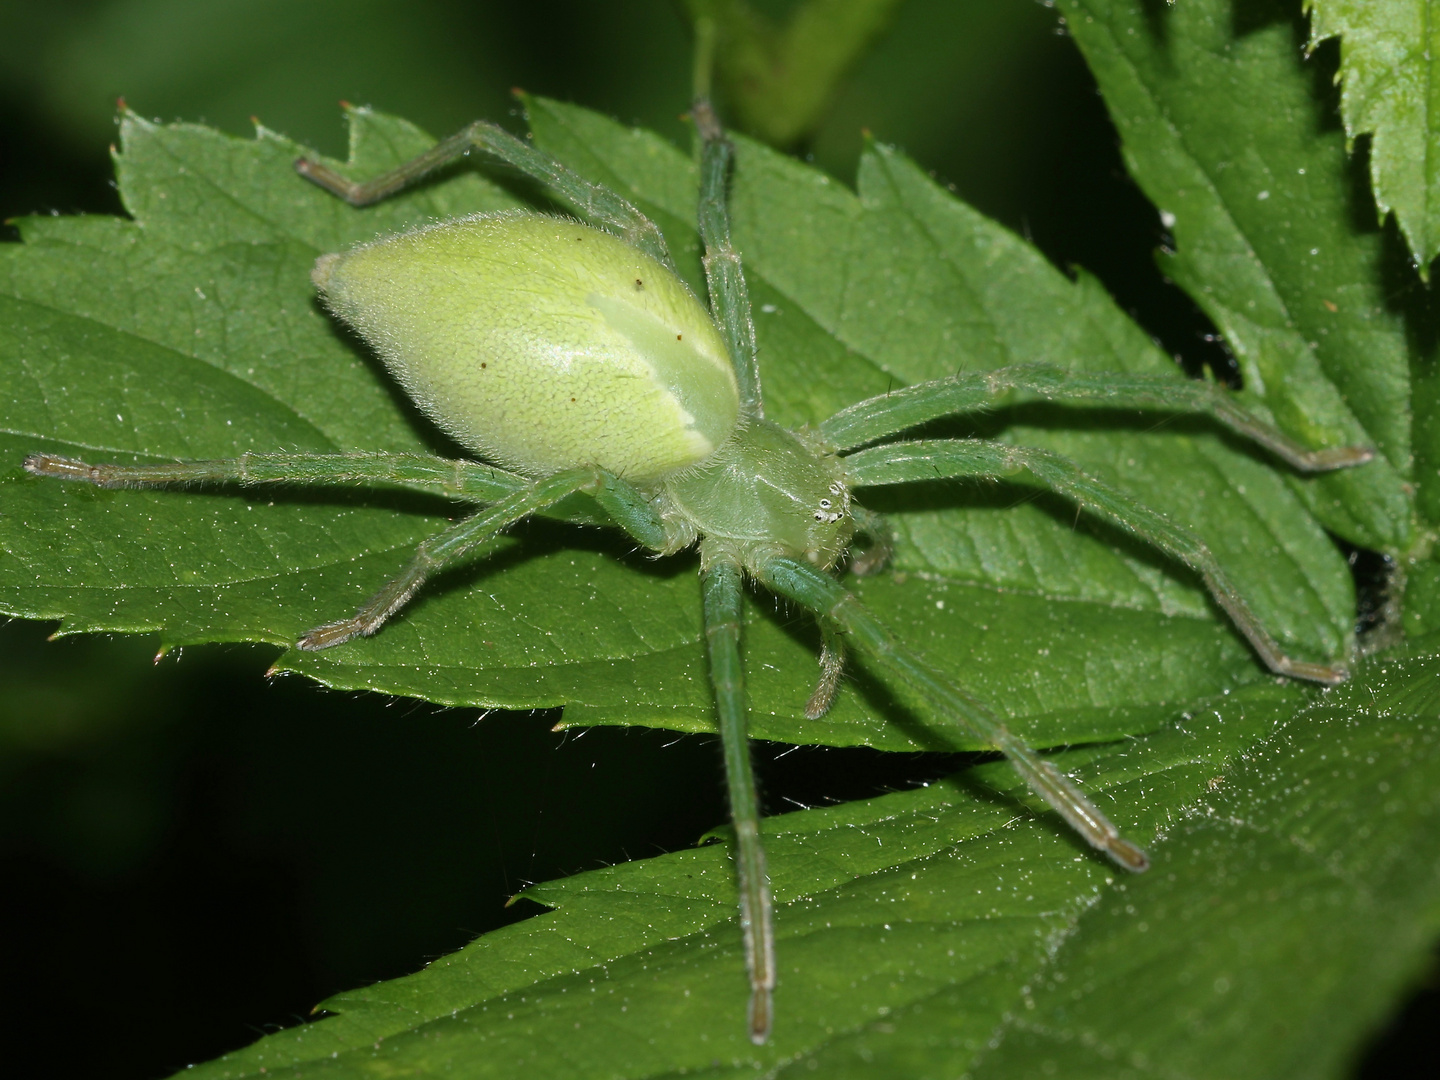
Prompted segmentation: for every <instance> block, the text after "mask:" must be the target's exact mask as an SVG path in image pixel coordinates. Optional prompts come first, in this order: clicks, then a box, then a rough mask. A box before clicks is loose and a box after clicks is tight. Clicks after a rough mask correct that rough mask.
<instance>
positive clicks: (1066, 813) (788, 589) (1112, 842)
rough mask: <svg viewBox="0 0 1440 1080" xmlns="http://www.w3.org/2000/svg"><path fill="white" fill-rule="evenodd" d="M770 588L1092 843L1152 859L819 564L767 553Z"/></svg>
mask: <svg viewBox="0 0 1440 1080" xmlns="http://www.w3.org/2000/svg"><path fill="white" fill-rule="evenodd" d="M756 577H757V578H758V579H759V580H760V581H761V582H762V583H763V584H764V585H765V586H766V587H768V588H770V589H772V590H773V591H775V592H777V593H779V594H780V595H781V596H786V597H789V598H790V599H791V600H794V601H795V602H796V603H798V604H800V605H802V606H803V607H805V608H807V609H808V610H810V611H811V612H813V613H814V614H815V615H816V616H817V617H818V618H819V619H820V620H821V621H822V622H823V623H830V624H833V625H834V626H837V627H839V628H840V629H841V630H842V631H844V633H845V634H846V635H847V636H848V637H849V639H850V640H851V641H853V642H854V643H855V644H856V645H857V646H858V647H859V648H860V649H862V650H863V651H864V653H865V655H866V656H867V657H868V658H869V659H870V660H871V662H872V663H874V664H875V665H876V667H878V668H879V669H880V670H881V671H883V672H884V673H886V674H888V675H891V676H893V677H894V678H895V679H896V680H897V681H898V682H899V683H900V684H901V685H902V686H904V687H905V688H906V689H908V690H909V691H910V692H911V693H912V694H914V695H915V696H916V697H917V698H919V700H920V701H921V702H922V703H923V704H924V706H925V713H926V715H927V717H929V718H930V719H931V720H932V721H934V722H935V723H936V724H937V726H939V727H941V728H945V727H949V728H951V729H953V730H955V731H956V732H958V733H961V734H963V735H967V736H978V737H979V738H981V739H983V740H985V741H986V742H987V743H989V744H990V745H991V746H993V747H995V749H997V750H999V751H1000V752H1001V753H1003V754H1004V755H1005V757H1006V758H1008V759H1009V761H1010V764H1011V765H1013V766H1014V767H1015V771H1016V772H1018V773H1019V774H1020V776H1021V778H1022V779H1024V781H1025V782H1026V783H1027V784H1028V785H1029V786H1030V788H1031V790H1032V791H1034V792H1035V793H1036V794H1037V795H1039V796H1040V797H1041V798H1042V799H1044V800H1045V801H1046V802H1047V803H1049V804H1050V806H1052V807H1053V808H1054V809H1055V810H1056V811H1057V812H1059V814H1060V816H1061V817H1063V818H1064V819H1065V820H1066V821H1067V822H1068V823H1069V824H1070V826H1071V827H1072V828H1073V829H1074V830H1075V831H1076V832H1078V833H1079V834H1080V835H1081V836H1082V837H1084V838H1085V840H1086V841H1087V842H1088V843H1089V844H1090V845H1091V846H1092V847H1094V848H1096V849H1097V850H1099V851H1103V852H1104V853H1105V854H1106V855H1108V856H1110V858H1111V859H1113V860H1114V861H1115V862H1116V863H1117V864H1119V865H1120V866H1123V867H1124V868H1125V869H1126V870H1131V871H1134V872H1136V873H1139V872H1141V871H1143V870H1145V869H1147V868H1148V867H1149V865H1150V860H1149V858H1148V857H1147V856H1146V854H1145V852H1144V851H1142V850H1141V849H1140V848H1138V847H1137V846H1136V845H1134V844H1132V843H1131V842H1130V841H1129V840H1126V839H1125V838H1124V837H1123V836H1121V835H1120V830H1119V829H1117V828H1116V827H1115V826H1114V825H1113V824H1111V822H1110V819H1109V818H1107V817H1106V816H1105V815H1104V814H1103V813H1101V812H1100V810H1099V808H1098V807H1096V805H1095V804H1094V803H1093V802H1091V801H1090V800H1089V799H1088V798H1087V797H1086V796H1085V794H1084V792H1082V791H1081V790H1080V789H1079V788H1078V787H1076V786H1075V784H1074V783H1073V782H1072V781H1071V780H1070V779H1069V778H1068V777H1066V776H1065V775H1064V774H1063V773H1061V772H1060V770H1059V769H1057V768H1055V766H1054V765H1052V764H1050V762H1048V761H1046V760H1045V759H1044V758H1042V757H1040V756H1039V755H1037V754H1036V753H1035V751H1033V750H1031V749H1030V748H1029V747H1028V746H1026V745H1025V743H1024V742H1023V741H1021V740H1020V739H1018V738H1016V736H1015V735H1014V734H1013V733H1012V732H1011V731H1010V730H1009V729H1008V728H1007V727H1006V726H1005V725H1004V724H1003V723H1002V722H1001V721H1000V719H999V718H998V717H997V716H995V714H994V713H993V712H991V711H990V709H989V707H988V706H986V705H984V704H983V703H982V702H980V701H978V700H976V699H975V698H973V697H971V696H970V695H969V694H967V693H965V692H964V691H963V690H960V689H959V688H957V687H955V686H952V685H951V684H950V683H949V682H948V681H947V680H946V679H945V678H944V677H943V676H941V675H939V674H938V673H937V672H935V671H934V670H932V669H931V668H930V667H929V666H928V665H927V664H926V663H925V662H924V661H922V660H921V659H920V658H919V657H918V656H916V655H915V654H914V653H912V652H910V650H909V649H907V648H906V647H905V646H904V644H902V643H901V641H900V639H899V638H897V637H896V636H895V635H894V633H892V632H891V631H890V630H889V628H887V627H886V626H885V625H884V624H883V623H881V622H880V620H879V619H877V618H875V616H874V615H872V614H871V613H870V611H869V610H868V609H867V608H866V607H865V606H864V605H863V604H861V603H860V601H859V599H858V598H857V597H856V596H855V595H854V594H853V593H851V592H850V591H849V590H848V589H846V588H845V587H844V586H843V585H841V584H840V583H839V582H838V581H836V580H835V579H834V578H832V577H831V576H830V575H829V574H827V573H825V572H824V571H821V570H817V569H816V568H815V567H813V566H809V565H807V564H806V563H803V562H800V561H799V560H796V559H786V558H778V559H771V560H770V561H769V562H767V563H765V564H764V565H763V566H761V567H759V568H758V569H757V570H756Z"/></svg>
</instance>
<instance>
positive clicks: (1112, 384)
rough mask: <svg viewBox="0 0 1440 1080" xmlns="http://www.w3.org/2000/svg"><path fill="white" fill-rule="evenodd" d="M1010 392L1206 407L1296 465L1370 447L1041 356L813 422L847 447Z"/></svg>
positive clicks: (1150, 378) (1325, 465)
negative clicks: (1308, 434)
mask: <svg viewBox="0 0 1440 1080" xmlns="http://www.w3.org/2000/svg"><path fill="white" fill-rule="evenodd" d="M1017 399H1019V400H1026V399H1028V400H1040V401H1059V402H1071V403H1077V404H1087V405H1100V406H1109V407H1112V408H1122V409H1150V410H1155V411H1158V412H1181V413H1201V414H1206V415H1209V416H1211V417H1213V418H1214V419H1216V420H1217V421H1219V422H1220V423H1221V424H1224V425H1225V426H1226V427H1228V428H1229V429H1230V430H1231V431H1234V432H1236V433H1237V434H1240V435H1243V436H1245V437H1246V438H1247V439H1250V440H1251V441H1253V442H1255V443H1257V444H1259V445H1260V446H1263V447H1265V449H1267V450H1269V451H1270V452H1271V453H1273V454H1274V455H1275V456H1276V457H1279V458H1280V459H1282V460H1283V461H1285V462H1287V463H1288V464H1290V465H1291V466H1293V467H1294V468H1296V469H1299V470H1300V471H1301V472H1324V471H1327V470H1330V469H1343V468H1347V467H1349V466H1352V465H1362V464H1364V463H1365V462H1367V461H1369V460H1370V459H1371V458H1372V457H1374V454H1375V452H1374V451H1373V450H1371V449H1369V448H1368V447H1359V446H1341V447H1336V448H1334V449H1330V450H1307V449H1305V448H1304V447H1303V446H1301V445H1300V444H1299V443H1297V442H1295V440H1293V439H1291V438H1290V437H1289V436H1288V435H1286V434H1284V433H1283V432H1281V431H1279V430H1278V429H1277V428H1276V427H1275V426H1274V425H1272V424H1267V423H1266V422H1265V421H1264V420H1261V419H1260V418H1259V417H1258V416H1255V415H1254V414H1253V413H1251V412H1250V411H1249V410H1247V409H1246V408H1245V407H1244V406H1242V405H1241V404H1240V402H1239V401H1237V400H1236V399H1235V396H1234V395H1233V394H1231V393H1230V392H1229V391H1228V390H1226V389H1225V388H1224V387H1221V386H1217V385H1216V384H1215V383H1208V382H1201V381H1200V380H1198V379H1175V378H1171V377H1166V376H1159V375H1125V374H1108V373H1105V374H1090V373H1088V372H1081V371H1065V370H1063V369H1061V368H1054V367H1049V366H1046V365H1041V364H1025V365H1019V366H1015V367H1004V368H996V369H994V370H993V371H981V372H967V373H965V374H962V375H952V376H950V377H949V378H945V379H934V380H932V381H930V382H922V383H916V384H915V385H914V386H907V387H904V388H903V389H900V390H896V391H893V392H892V393H889V394H883V395H881V396H879V397H873V398H868V399H866V400H865V401H861V402H857V403H856V404H854V405H851V406H849V407H848V408H845V409H842V410H840V411H839V412H838V413H836V414H835V415H834V416H832V417H830V419H828V420H826V421H825V422H824V423H822V424H821V425H820V434H821V435H822V436H823V437H824V438H825V439H826V440H827V441H828V442H829V443H830V444H831V445H833V446H834V447H835V448H836V449H837V450H850V449H854V448H855V447H857V446H864V445H865V444H866V443H871V442H874V441H875V440H876V439H883V438H886V437H887V436H890V435H898V434H899V433H900V432H902V431H906V430H908V429H909V428H913V427H916V426H917V425H919V424H923V423H926V422H927V421H930V420H938V419H939V418H940V417H942V416H953V415H958V414H963V413H969V412H978V411H980V410H983V409H989V408H994V407H996V406H999V405H1004V404H1008V403H1010V402H1012V401H1014V400H1017Z"/></svg>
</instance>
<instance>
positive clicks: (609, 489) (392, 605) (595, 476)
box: [295, 467, 668, 652]
mask: <svg viewBox="0 0 1440 1080" xmlns="http://www.w3.org/2000/svg"><path fill="white" fill-rule="evenodd" d="M577 491H583V492H586V493H587V494H589V495H590V496H592V497H593V498H594V499H595V501H596V502H598V503H599V504H600V505H601V506H602V507H603V508H604V509H605V510H606V512H607V513H608V514H609V515H610V517H611V519H612V520H614V521H615V523H616V524H617V525H619V526H620V527H621V528H623V529H624V530H625V531H626V532H628V533H629V534H630V535H631V536H633V537H634V538H635V539H636V540H638V541H640V543H642V544H644V545H645V546H646V547H648V548H650V549H651V550H653V551H659V550H662V549H663V548H664V546H665V544H666V542H667V539H668V534H667V531H666V529H665V525H664V523H663V522H662V521H661V520H660V518H659V517H658V516H657V515H656V514H655V513H654V511H653V510H651V509H650V507H649V503H648V502H647V501H646V499H645V498H644V496H643V495H642V494H641V493H640V492H638V491H636V489H635V488H633V487H632V486H631V485H630V484H627V483H626V482H625V481H623V480H621V479H620V478H619V477H617V476H614V475H612V474H611V473H607V472H605V471H604V470H603V469H596V468H593V467H592V468H584V469H571V470H567V471H565V472H561V473H556V474H555V475H554V476H548V477H546V478H545V479H543V480H537V481H535V483H533V484H531V485H530V486H529V487H527V488H525V489H523V490H521V491H517V492H515V493H514V494H513V495H511V496H509V497H508V498H505V499H502V500H501V501H500V502H498V503H496V504H495V505H494V506H490V507H487V508H486V509H484V510H481V511H480V512H479V513H477V514H472V515H471V516H470V517H468V518H465V519H464V520H463V521H460V522H458V523H457V524H455V525H452V526H451V527H450V528H448V529H446V530H445V531H444V532H442V533H439V534H438V535H436V536H432V537H431V538H430V539H428V540H426V541H425V542H424V543H422V544H421V545H420V546H419V547H418V548H417V549H416V550H415V554H414V555H413V556H411V558H410V562H409V563H408V564H407V565H406V567H405V569H404V570H402V571H400V573H399V574H397V575H396V576H395V577H393V578H391V579H390V580H389V581H388V582H386V583H385V585H384V587H382V588H381V589H380V591H379V592H377V593H376V594H375V595H374V596H372V597H371V598H370V599H369V600H367V601H366V602H365V604H364V605H363V606H362V607H361V608H360V610H359V611H357V612H356V613H355V614H354V615H352V616H350V618H348V619H340V620H338V621H336V622H332V623H326V624H325V625H324V626H317V627H315V628H314V629H313V630H310V631H308V632H306V633H305V634H304V635H303V636H302V637H301V638H300V640H299V641H297V642H296V643H295V645H296V648H299V649H304V650H305V651H307V652H317V651H319V650H320V649H328V648H330V646H332V645H339V644H340V643H341V642H345V641H349V640H350V639H351V638H356V637H367V636H369V635H370V634H373V633H375V631H377V630H379V629H380V627H381V626H383V625H384V624H385V621H386V620H387V619H389V618H390V616H391V615H393V614H395V612H397V611H399V610H400V609H401V608H402V607H404V606H405V605H406V604H407V603H408V602H409V601H410V598H411V597H413V596H414V595H415V593H416V591H417V590H419V588H420V586H422V585H423V584H425V579H426V578H428V577H429V576H430V575H431V574H432V573H434V572H435V571H437V570H439V569H441V568H442V567H444V566H446V565H448V564H449V563H452V562H455V561H456V560H458V559H460V558H463V557H464V556H465V555H468V554H469V553H470V552H472V551H473V550H474V549H475V548H476V547H478V546H479V545H481V544H483V543H485V542H486V541H488V540H491V539H493V538H494V537H495V536H497V535H499V533H500V531H501V530H502V529H504V528H506V527H507V526H509V525H513V524H515V523H516V522H517V521H520V520H522V519H523V518H527V517H529V516H530V515H531V514H534V513H536V512H537V511H540V510H544V509H545V508H546V507H548V506H552V505H554V504H555V503H557V502H559V501H560V500H561V499H563V498H565V497H566V496H567V495H573V494H574V493H576V492H577Z"/></svg>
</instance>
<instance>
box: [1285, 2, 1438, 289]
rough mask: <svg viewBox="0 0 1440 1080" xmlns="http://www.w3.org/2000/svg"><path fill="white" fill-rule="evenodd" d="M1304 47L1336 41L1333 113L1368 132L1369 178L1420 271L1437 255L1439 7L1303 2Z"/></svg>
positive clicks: (1357, 132)
mask: <svg viewBox="0 0 1440 1080" xmlns="http://www.w3.org/2000/svg"><path fill="white" fill-rule="evenodd" d="M1305 10H1306V11H1308V12H1309V13H1310V45H1311V47H1312V48H1313V47H1314V46H1316V45H1318V44H1320V42H1322V41H1324V40H1325V39H1326V38H1331V37H1338V38H1340V39H1341V41H1340V57H1341V64H1340V75H1339V79H1340V81H1341V85H1342V89H1341V92H1340V113H1341V115H1342V116H1344V118H1345V133H1346V135H1348V136H1349V137H1350V138H1351V139H1352V140H1354V139H1356V138H1358V137H1359V136H1361V135H1369V136H1370V183H1371V187H1372V188H1373V190H1374V192H1375V203H1376V205H1377V206H1378V207H1379V208H1380V215H1381V216H1382V217H1383V216H1385V215H1386V214H1389V213H1392V212H1393V213H1394V214H1395V220H1396V221H1397V222H1398V223H1399V225H1400V231H1401V232H1402V233H1404V234H1405V239H1406V241H1407V242H1408V243H1409V245H1410V250H1411V251H1412V252H1413V253H1414V255H1415V261H1416V263H1417V264H1418V266H1419V269H1420V272H1421V274H1422V275H1425V276H1428V274H1429V269H1430V263H1431V262H1432V261H1433V260H1434V258H1435V256H1436V255H1437V254H1440V96H1437V91H1436V89H1435V88H1436V86H1437V85H1440V7H1437V5H1436V4H1435V3H1433V2H1432V0H1381V2H1377V0H1306V3H1305Z"/></svg>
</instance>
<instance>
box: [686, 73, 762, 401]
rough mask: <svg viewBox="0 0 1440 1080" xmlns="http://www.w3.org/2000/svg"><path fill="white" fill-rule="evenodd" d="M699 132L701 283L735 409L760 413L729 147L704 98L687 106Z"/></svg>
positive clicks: (757, 368)
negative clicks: (735, 240) (734, 240)
mask: <svg viewBox="0 0 1440 1080" xmlns="http://www.w3.org/2000/svg"><path fill="white" fill-rule="evenodd" d="M690 114H691V116H693V117H694V118H695V127H696V129H697V130H698V131H699V133H700V139H701V151H700V239H701V241H703V243H704V244H705V257H704V263H705V283H706V284H707V285H708V286H709V289H710V313H711V315H713V316H714V318H715V324H716V325H717V326H719V327H720V335H721V336H722V337H723V338H724V339H725V344H726V346H727V347H728V349H729V351H730V362H731V363H732V364H733V365H734V366H735V378H736V380H737V382H738V384H739V387H740V408H741V410H742V411H743V412H744V414H745V415H747V416H754V417H763V416H764V415H765V408H764V404H763V403H762V402H761V400H760V363H759V360H758V358H757V356H756V353H755V319H754V316H753V315H752V313H751V310H750V291H749V288H748V287H747V286H746V284H745V274H744V271H743V270H742V269H741V266H740V255H739V253H738V252H736V250H735V248H734V247H733V246H732V245H731V243H730V211H729V210H728V208H727V207H726V203H725V181H726V175H727V174H728V173H729V171H730V163H731V161H732V159H733V158H734V156H735V147H734V146H733V145H732V144H731V142H730V140H729V139H727V138H726V137H725V132H724V129H722V128H721V126H720V121H719V119H718V118H717V117H716V116H715V110H714V109H713V108H712V107H711V105H710V102H708V101H706V100H705V99H704V98H701V99H700V100H698V101H696V102H695V104H694V106H693V107H692V108H691V110H690Z"/></svg>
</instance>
